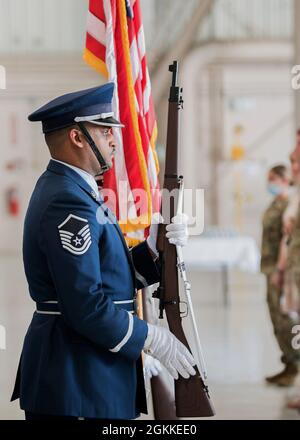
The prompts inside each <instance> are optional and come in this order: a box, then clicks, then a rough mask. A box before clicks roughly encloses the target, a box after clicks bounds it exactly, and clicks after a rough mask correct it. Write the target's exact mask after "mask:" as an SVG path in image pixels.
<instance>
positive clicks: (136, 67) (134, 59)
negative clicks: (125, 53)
mask: <svg viewBox="0 0 300 440" xmlns="http://www.w3.org/2000/svg"><path fill="white" fill-rule="evenodd" d="M130 59H131V66H132V77H133V82H134V83H135V82H136V80H137V79H138V77H139V72H140V59H139V53H138V48H137V43H136V38H134V39H133V40H132V43H131V46H130Z"/></svg>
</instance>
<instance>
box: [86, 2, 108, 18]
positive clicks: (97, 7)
mask: <svg viewBox="0 0 300 440" xmlns="http://www.w3.org/2000/svg"><path fill="white" fill-rule="evenodd" d="M89 10H90V12H91V13H92V14H94V15H95V16H96V17H98V18H99V19H100V20H101V21H103V22H104V23H105V13H104V9H103V1H100V0H90V4H89Z"/></svg>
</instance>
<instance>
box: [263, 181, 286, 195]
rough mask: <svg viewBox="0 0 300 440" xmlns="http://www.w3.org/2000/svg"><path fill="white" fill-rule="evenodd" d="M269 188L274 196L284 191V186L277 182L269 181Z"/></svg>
mask: <svg viewBox="0 0 300 440" xmlns="http://www.w3.org/2000/svg"><path fill="white" fill-rule="evenodd" d="M267 190H268V192H269V193H270V194H272V196H278V195H279V194H281V193H282V192H283V191H282V187H281V186H280V185H278V184H277V183H268V186H267Z"/></svg>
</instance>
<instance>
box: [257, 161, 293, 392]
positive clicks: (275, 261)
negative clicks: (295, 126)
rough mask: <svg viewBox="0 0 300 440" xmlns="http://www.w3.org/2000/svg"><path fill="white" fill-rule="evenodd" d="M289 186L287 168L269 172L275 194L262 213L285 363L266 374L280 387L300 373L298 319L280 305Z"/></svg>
mask: <svg viewBox="0 0 300 440" xmlns="http://www.w3.org/2000/svg"><path fill="white" fill-rule="evenodd" d="M288 186H289V179H288V177H287V168H286V167H285V166H284V165H278V166H275V167H273V168H271V170H270V171H269V173H268V190H269V192H270V193H271V194H273V195H274V199H273V200H272V202H271V204H270V206H269V207H268V208H267V210H266V211H265V213H264V216H263V234H262V246H261V271H262V272H263V273H264V274H265V275H266V278H267V303H268V308H269V312H270V317H271V321H272V324H273V329H274V334H275V337H276V339H277V342H278V345H279V348H280V350H281V352H282V357H281V360H282V362H283V363H284V364H285V368H284V369H283V371H282V372H280V373H279V374H276V375H274V376H270V377H266V381H267V382H269V383H273V384H276V385H279V386H289V385H291V384H292V383H293V382H294V380H295V378H296V375H297V373H298V364H297V362H298V353H297V352H295V350H294V349H293V348H292V345H291V340H292V337H293V334H292V333H291V328H292V327H293V326H294V325H295V322H294V321H293V320H292V319H291V318H290V317H289V315H287V314H285V313H283V312H282V310H281V307H280V299H281V292H282V285H283V267H281V265H282V263H281V262H280V250H281V247H282V242H283V241H284V240H285V239H286V237H284V235H283V224H282V217H283V213H284V211H285V209H286V208H287V206H288Z"/></svg>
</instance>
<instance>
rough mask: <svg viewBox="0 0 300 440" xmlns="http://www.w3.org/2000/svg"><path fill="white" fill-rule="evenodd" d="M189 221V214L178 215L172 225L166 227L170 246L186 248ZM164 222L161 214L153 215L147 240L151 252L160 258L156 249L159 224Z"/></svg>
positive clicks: (173, 219)
mask: <svg viewBox="0 0 300 440" xmlns="http://www.w3.org/2000/svg"><path fill="white" fill-rule="evenodd" d="M188 220H189V217H188V216H187V214H177V215H175V217H173V218H172V220H171V221H172V223H170V224H169V225H167V226H166V230H167V233H166V237H167V238H168V240H169V243H170V244H174V245H177V246H185V245H186V243H187V240H188V236H189V232H188V227H187V224H188ZM162 222H163V218H162V216H161V215H160V214H159V213H155V214H153V216H152V218H151V226H150V231H149V236H148V238H147V244H148V246H149V248H150V249H151V251H152V252H153V253H154V254H155V255H156V256H157V257H158V252H157V249H156V240H157V232H158V225H159V223H162Z"/></svg>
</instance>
